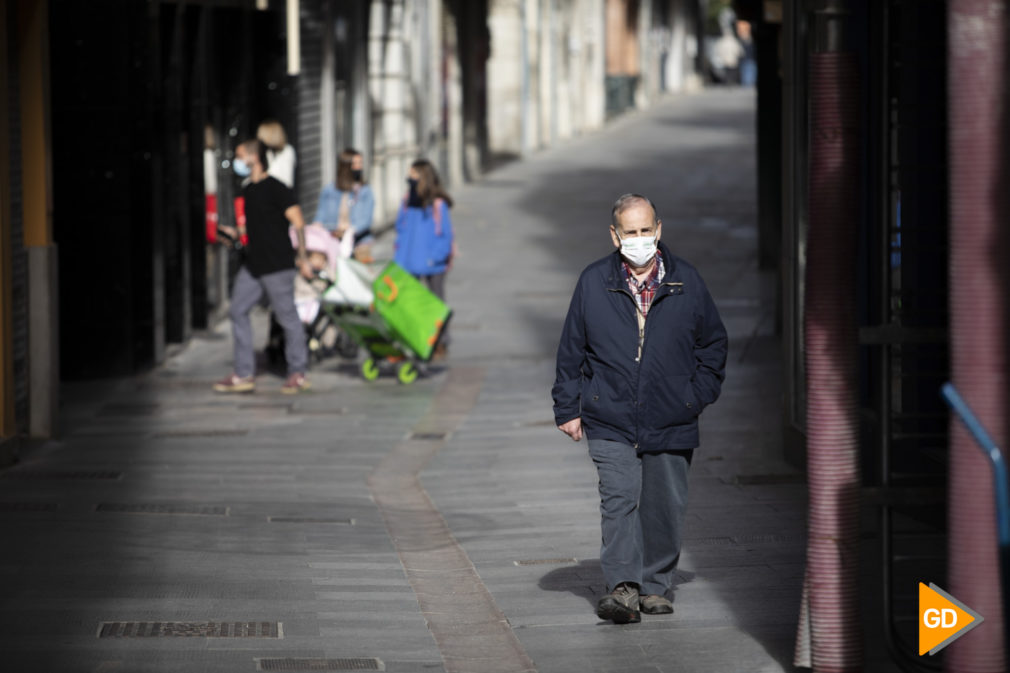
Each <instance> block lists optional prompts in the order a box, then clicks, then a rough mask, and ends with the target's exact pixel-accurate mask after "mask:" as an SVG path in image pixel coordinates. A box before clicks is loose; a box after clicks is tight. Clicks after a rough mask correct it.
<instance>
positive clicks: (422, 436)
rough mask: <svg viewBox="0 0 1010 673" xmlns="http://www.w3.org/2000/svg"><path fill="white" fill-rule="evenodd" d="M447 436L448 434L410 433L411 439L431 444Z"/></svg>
mask: <svg viewBox="0 0 1010 673" xmlns="http://www.w3.org/2000/svg"><path fill="white" fill-rule="evenodd" d="M447 434H448V433H446V432H412V433H410V439H413V440H417V441H421V442H430V441H433V440H437V439H445V437H446V435H447Z"/></svg>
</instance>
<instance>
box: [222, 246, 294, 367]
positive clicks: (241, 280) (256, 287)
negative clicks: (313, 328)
mask: <svg viewBox="0 0 1010 673" xmlns="http://www.w3.org/2000/svg"><path fill="white" fill-rule="evenodd" d="M296 273H298V272H297V271H295V270H294V269H292V270H290V271H277V272H275V273H268V274H265V275H263V276H260V277H259V278H255V277H253V275H252V274H251V273H249V270H248V269H247V268H245V267H244V266H243V267H242V268H241V269H239V270H238V274H237V275H236V276H235V284H234V285H233V286H232V290H231V309H230V310H229V311H228V314H229V316H230V317H231V332H232V337H233V338H234V340H235V374H236V375H238V376H242V377H246V376H252V375H253V374H255V373H256V355H255V353H254V352H253V331H252V323H251V322H250V321H249V312H250V311H252V309H253V307H254V306H256V304H257V303H259V300H260V298H261V297H262V296H263V293H264V292H265V293H266V295H267V297H268V298H269V299H270V306H271V307H273V311H274V316H276V318H277V322H278V323H279V324H280V326H281V327H283V328H284V358H285V359H286V360H287V363H288V374H289V375H290V374H303V373H304V372H305V370H306V368H307V367H308V360H309V355H308V348H307V347H306V344H305V327H303V326H302V321H301V319H299V317H298V311H297V309H295V274H296Z"/></svg>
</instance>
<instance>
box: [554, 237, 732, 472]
mask: <svg viewBox="0 0 1010 673" xmlns="http://www.w3.org/2000/svg"><path fill="white" fill-rule="evenodd" d="M659 250H660V254H662V255H663V262H664V264H665V266H666V275H665V276H664V277H663V279H662V281H661V285H660V286H659V288H658V289H657V290H656V296H655V298H654V299H653V301H652V305H651V307H650V308H649V314H648V317H647V319H646V321H645V333H644V334H645V335H644V340H643V342H642V351H641V358H640V361H639V353H638V309H637V305H636V302H635V299H634V297H633V296H632V294H631V292H630V290H629V289H628V285H627V282H626V281H625V280H624V277H623V275H622V274H621V269H620V264H621V256H620V253H619V252H617V251H615V252H614V253H613V254H611V255H608V256H607V257H604V258H603V259H601V260H598V261H596V262H594V263H592V264H590V265H589V266H588V267H587V268H586V270H585V271H583V272H582V275H581V276H580V277H579V282H578V285H577V286H576V287H575V293H574V295H573V296H572V302H571V305H570V307H569V309H568V317H567V318H566V319H565V326H564V331H563V332H562V334H561V343H560V344H559V345H558V359H557V376H556V379H555V382H554V388H553V390H552V391H551V394H552V396H553V397H554V418H555V421H556V422H557V424H558V425H562V424H563V423H566V422H567V421H570V420H572V419H574V418H578V417H579V416H581V417H582V428H583V431H584V432H585V434H586V436H587V437H588V438H589V439H609V440H614V441H619V442H623V443H626V444H630V445H632V446H634V447H635V448H636V449H637V450H638V451H639V452H642V451H666V450H671V449H693V448H696V447H697V446H698V415H699V414H700V413H701V411H702V409H704V408H705V407H707V406H708V405H710V404H712V403H713V402H715V400H716V399H717V398H718V397H719V392H720V390H721V387H722V381H723V379H724V378H725V368H726V350H727V344H728V340H727V337H726V328H725V327H723V324H722V320H721V319H720V318H719V312H718V311H717V310H716V307H715V303H714V302H713V301H712V297H711V295H709V293H708V289H707V288H706V287H705V283H704V281H702V279H701V276H700V275H699V274H698V271H697V270H695V268H694V267H693V266H691V265H690V264H688V263H687V262H685V261H684V260H682V259H680V258H678V257H675V256H673V255H672V254H671V253H670V250H669V249H668V248H667V247H666V246H665V245H664V244H663V243H662V242H660V244H659Z"/></svg>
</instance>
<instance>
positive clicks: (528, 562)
mask: <svg viewBox="0 0 1010 673" xmlns="http://www.w3.org/2000/svg"><path fill="white" fill-rule="evenodd" d="M578 562H579V561H578V559H574V558H534V559H523V560H522V561H512V563H514V564H516V565H517V566H545V565H567V564H570V563H578Z"/></svg>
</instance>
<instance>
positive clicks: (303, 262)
mask: <svg viewBox="0 0 1010 673" xmlns="http://www.w3.org/2000/svg"><path fill="white" fill-rule="evenodd" d="M298 271H299V273H301V274H302V278H304V279H306V280H312V279H313V278H315V277H316V271H315V269H313V268H312V265H311V264H309V260H307V259H300V260H298Z"/></svg>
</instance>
